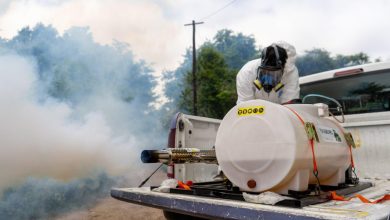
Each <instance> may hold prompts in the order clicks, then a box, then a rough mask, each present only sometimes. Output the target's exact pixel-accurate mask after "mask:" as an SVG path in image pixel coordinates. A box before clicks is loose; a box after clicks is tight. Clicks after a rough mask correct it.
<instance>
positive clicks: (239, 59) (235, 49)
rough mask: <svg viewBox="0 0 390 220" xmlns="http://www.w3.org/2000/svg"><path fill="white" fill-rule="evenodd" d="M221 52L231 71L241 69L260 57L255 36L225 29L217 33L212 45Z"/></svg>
mask: <svg viewBox="0 0 390 220" xmlns="http://www.w3.org/2000/svg"><path fill="white" fill-rule="evenodd" d="M211 45H212V46H214V47H215V49H216V50H217V51H218V52H220V53H221V54H222V55H223V57H224V59H225V62H226V64H227V65H228V66H229V68H231V69H236V70H238V69H240V68H241V67H242V66H243V65H244V64H245V63H246V62H248V61H249V60H253V59H255V58H256V57H258V56H259V50H257V49H256V40H255V38H254V37H253V36H251V35H249V36H245V35H244V34H242V33H238V34H234V32H233V31H231V30H227V29H223V30H220V31H218V32H217V34H216V35H215V37H214V41H213V42H212V43H211Z"/></svg>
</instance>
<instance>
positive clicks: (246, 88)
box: [236, 41, 300, 104]
mask: <svg viewBox="0 0 390 220" xmlns="http://www.w3.org/2000/svg"><path fill="white" fill-rule="evenodd" d="M275 44H276V45H277V46H279V47H282V48H283V49H285V50H286V52H287V56H288V57H287V60H286V64H285V66H284V70H283V76H282V79H281V82H282V83H283V84H284V87H283V88H282V89H280V90H279V91H277V92H275V91H272V92H270V93H267V92H264V90H259V89H257V88H256V87H255V86H254V83H253V82H254V81H255V79H256V77H257V69H258V67H259V66H260V64H261V59H256V60H252V61H249V62H248V63H246V64H245V65H244V66H243V67H242V68H241V70H240V71H239V72H238V74H237V78H236V86H237V95H238V99H237V103H240V102H243V101H248V100H253V99H263V100H267V101H271V102H274V103H279V104H282V103H286V102H288V101H290V100H293V99H299V92H300V88H299V75H298V70H297V68H296V66H295V60H296V50H295V48H294V46H292V45H291V44H288V43H287V42H284V41H279V42H276V43H275Z"/></svg>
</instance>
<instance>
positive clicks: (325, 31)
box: [0, 0, 390, 75]
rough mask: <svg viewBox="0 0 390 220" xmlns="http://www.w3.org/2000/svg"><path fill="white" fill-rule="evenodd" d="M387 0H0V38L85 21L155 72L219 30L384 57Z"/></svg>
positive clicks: (389, 16)
mask: <svg viewBox="0 0 390 220" xmlns="http://www.w3.org/2000/svg"><path fill="white" fill-rule="evenodd" d="M389 11H390V0H375V1H367V0H327V1H319V0H318V1H311V0H273V1H266V0H213V1H210V0H62V1H61V0H13V1H10V0H0V36H1V37H2V38H6V39H10V38H12V37H13V36H15V35H16V34H17V32H18V30H20V29H21V28H23V27H25V26H27V25H30V26H34V25H35V24H37V23H43V24H46V25H49V24H50V25H52V26H53V27H55V28H56V29H57V30H58V31H59V32H60V33H63V32H64V31H65V30H67V29H69V28H70V27H72V26H88V27H90V30H91V32H92V34H93V37H94V40H95V41H97V42H99V43H102V44H110V43H112V42H113V40H118V41H121V42H126V43H128V44H129V45H130V48H131V50H132V51H133V52H134V54H135V56H136V58H138V59H143V60H145V61H146V62H147V63H151V65H152V67H153V68H154V69H155V71H156V74H157V75H158V74H159V73H161V72H162V71H163V70H174V69H175V68H177V67H178V66H179V65H180V63H181V62H182V60H183V55H184V53H185V50H186V48H190V47H191V46H192V28H191V26H184V24H186V23H190V22H191V21H192V20H195V21H196V22H200V21H203V22H204V24H201V25H197V27H196V38H197V45H200V44H202V43H203V42H205V41H206V40H211V39H212V38H213V36H214V35H215V34H216V33H217V31H218V30H221V29H231V30H233V31H234V32H236V33H237V32H242V33H243V34H245V35H253V37H255V39H256V42H257V44H258V45H259V46H267V45H269V44H271V43H272V42H275V41H279V40H284V41H287V42H289V43H291V44H293V45H294V46H295V47H296V49H297V52H298V53H301V54H302V53H303V52H304V51H305V50H310V49H312V48H314V47H315V48H324V49H326V50H328V51H330V52H332V54H333V55H335V54H351V53H358V52H361V51H362V52H365V53H367V54H368V55H369V56H370V57H371V58H372V59H375V58H378V57H380V58H381V59H382V60H385V61H386V60H390V22H389V21H390V13H389Z"/></svg>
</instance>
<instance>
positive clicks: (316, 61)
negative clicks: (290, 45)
mask: <svg viewBox="0 0 390 220" xmlns="http://www.w3.org/2000/svg"><path fill="white" fill-rule="evenodd" d="M368 62H370V61H369V56H368V55H367V54H365V53H362V52H360V53H357V54H352V55H341V54H338V55H336V56H335V57H331V55H330V52H329V51H327V50H324V49H319V48H314V49H312V50H307V51H305V54H304V55H302V56H299V57H298V58H297V61H296V65H297V68H298V70H299V75H300V76H305V75H310V74H313V73H318V72H323V71H327V70H332V69H337V68H342V67H346V66H354V65H360V64H364V63H368Z"/></svg>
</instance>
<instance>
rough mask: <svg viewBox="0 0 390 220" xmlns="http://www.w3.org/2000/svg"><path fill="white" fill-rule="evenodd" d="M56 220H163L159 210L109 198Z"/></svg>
mask: <svg viewBox="0 0 390 220" xmlns="http://www.w3.org/2000/svg"><path fill="white" fill-rule="evenodd" d="M56 219H57V220H76V219H77V220H79V219H80V220H84V219H85V220H89V219H93V220H103V219H110V220H122V219H123V220H124V219H126V220H129V219H130V220H132V219H134V220H136V219H137V220H138V219H145V220H146V219H148V220H149V219H150V220H164V219H165V218H164V215H163V212H162V211H161V210H159V209H155V208H149V207H145V206H140V205H135V204H131V203H127V202H122V201H119V200H116V199H113V198H111V197H108V198H104V199H102V200H100V201H99V202H98V203H97V205H96V206H94V207H92V208H89V209H87V210H81V211H76V212H72V213H68V214H66V215H63V216H60V217H58V218H56Z"/></svg>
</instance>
